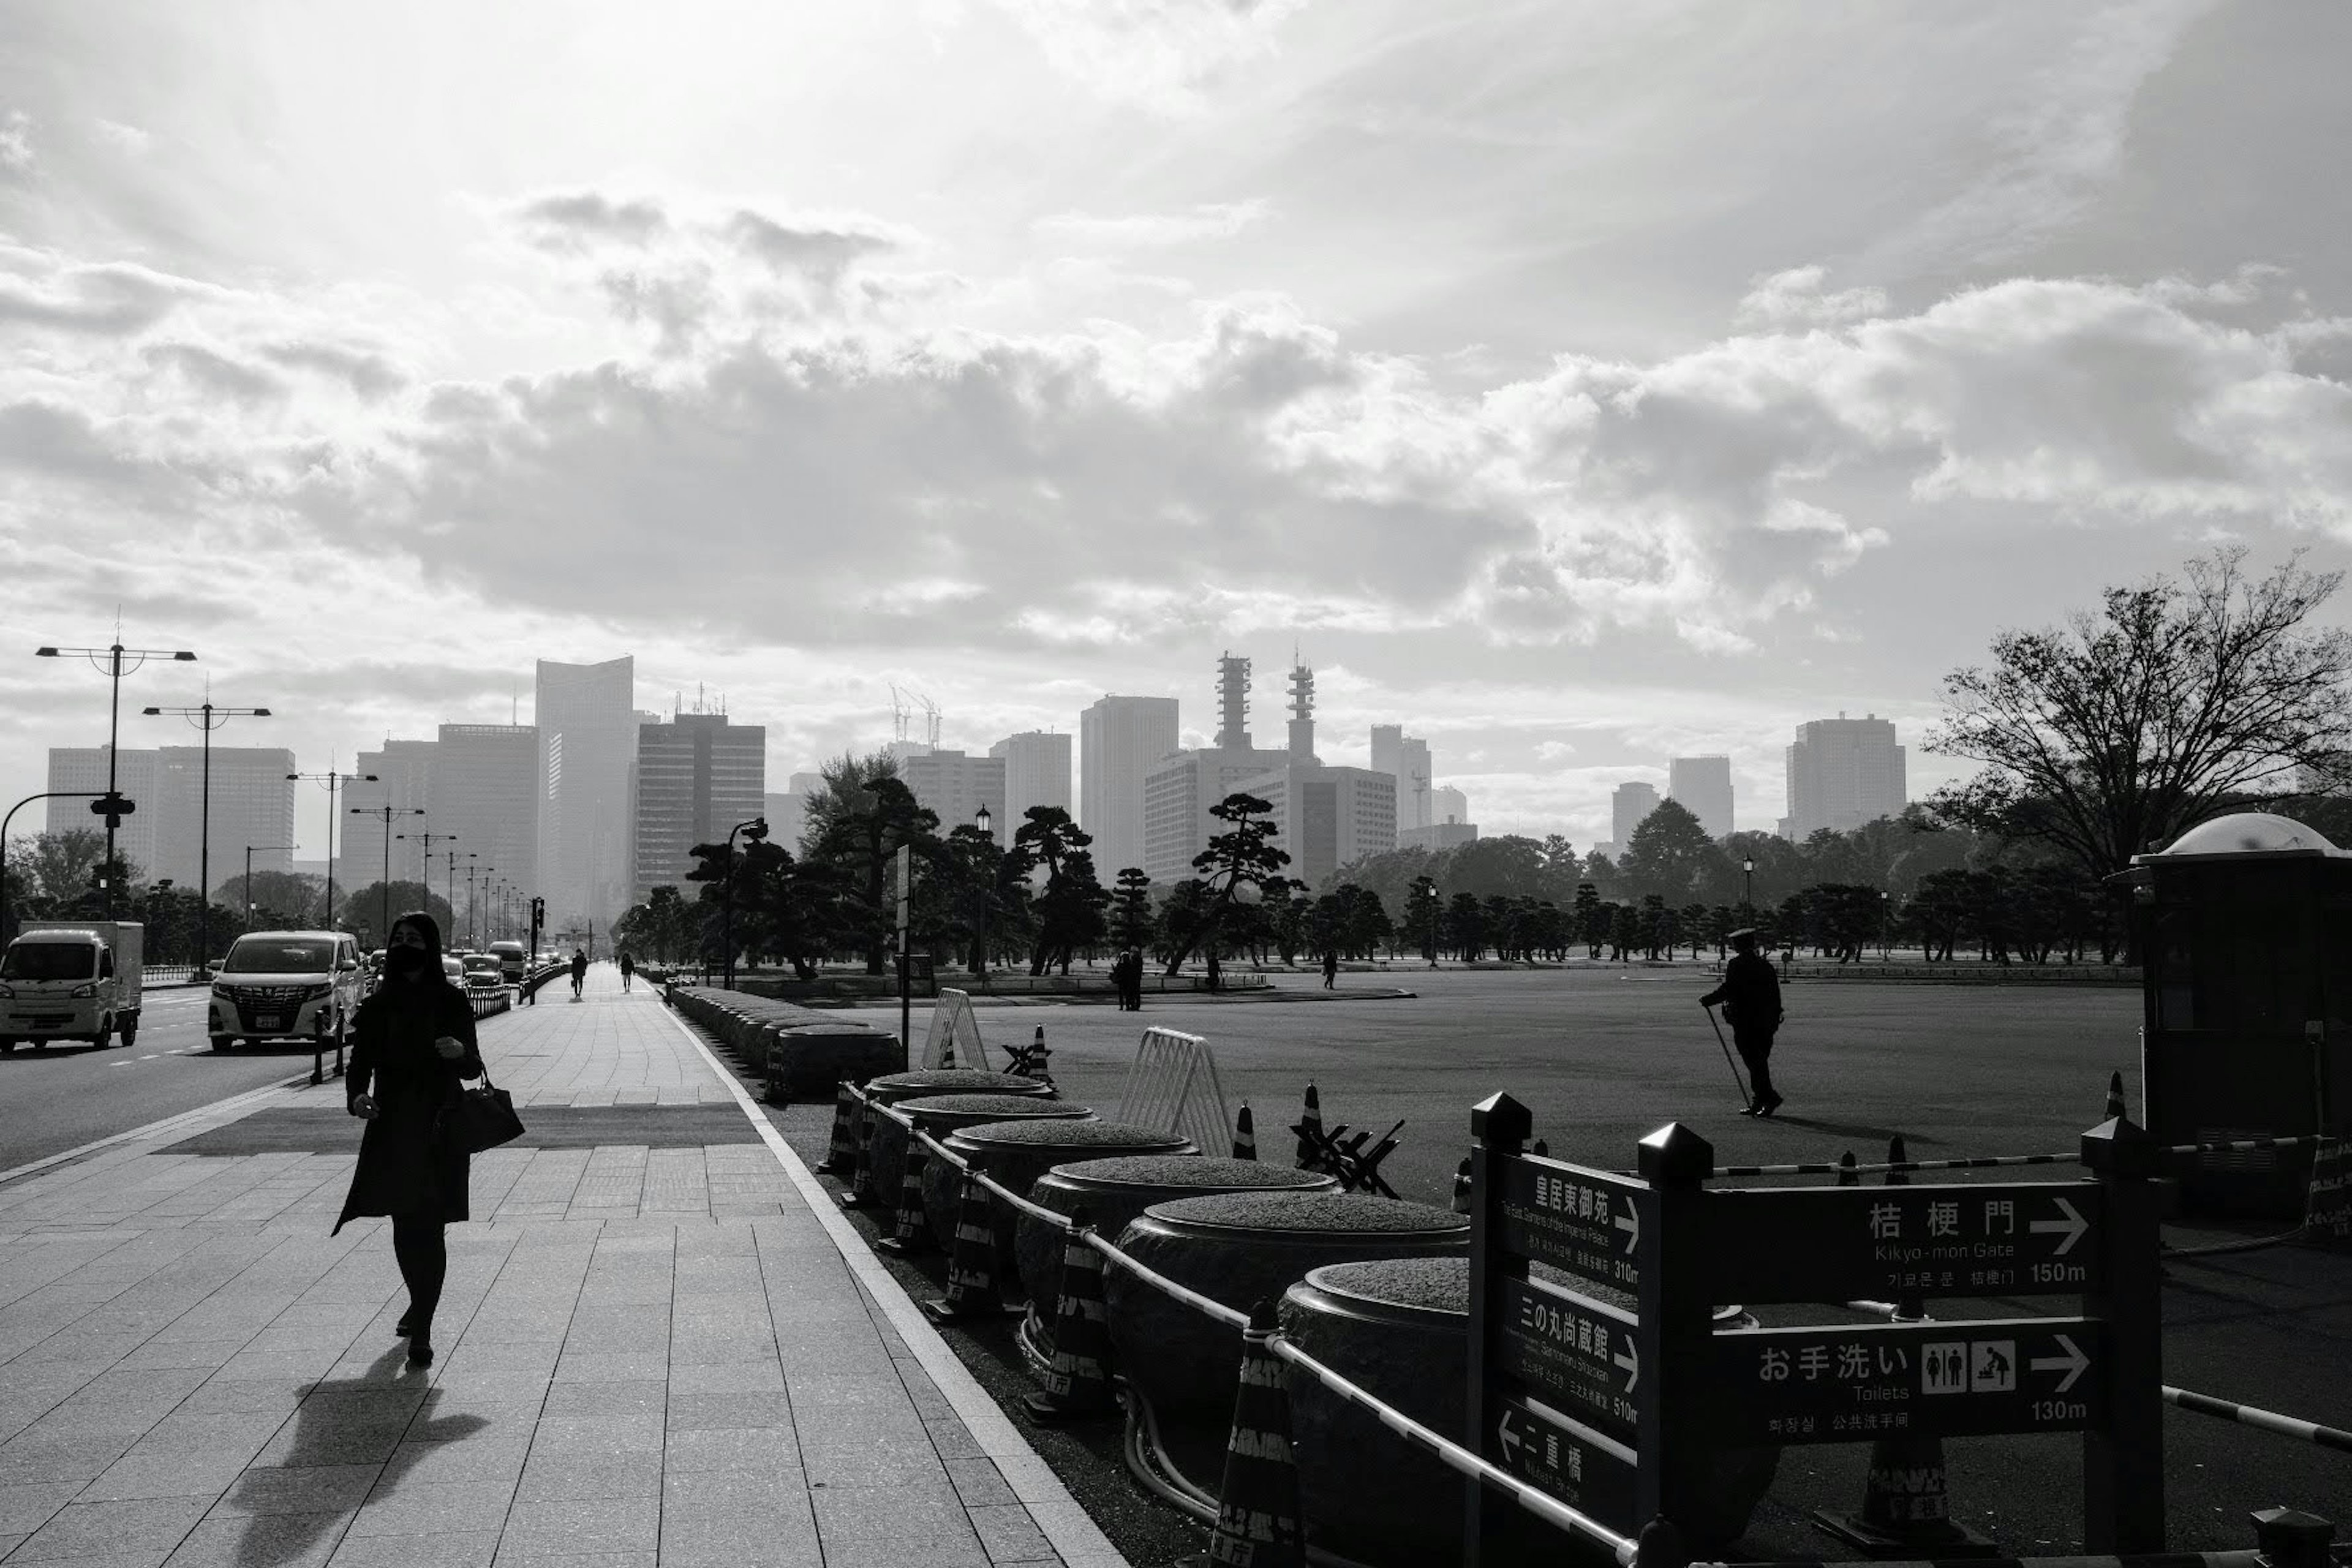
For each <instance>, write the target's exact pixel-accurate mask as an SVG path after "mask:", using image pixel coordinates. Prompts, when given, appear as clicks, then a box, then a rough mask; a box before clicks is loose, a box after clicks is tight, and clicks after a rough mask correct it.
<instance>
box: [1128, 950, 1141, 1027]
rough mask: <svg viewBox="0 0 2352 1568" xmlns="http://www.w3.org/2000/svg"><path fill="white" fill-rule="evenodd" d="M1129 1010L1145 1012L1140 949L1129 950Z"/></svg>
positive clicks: (1131, 1011)
mask: <svg viewBox="0 0 2352 1568" xmlns="http://www.w3.org/2000/svg"><path fill="white" fill-rule="evenodd" d="M1127 1010H1128V1011H1129V1012H1130V1013H1140V1012H1142V1011H1143V952H1142V950H1140V949H1139V948H1132V947H1130V948H1129V949H1128V950H1127Z"/></svg>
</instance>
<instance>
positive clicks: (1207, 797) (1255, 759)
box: [1088, 654, 1290, 882]
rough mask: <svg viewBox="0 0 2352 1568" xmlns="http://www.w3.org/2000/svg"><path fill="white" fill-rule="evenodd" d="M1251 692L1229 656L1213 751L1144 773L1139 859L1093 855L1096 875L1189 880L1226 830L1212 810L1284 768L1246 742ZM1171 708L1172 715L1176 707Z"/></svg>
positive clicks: (1172, 755)
mask: <svg viewBox="0 0 2352 1568" xmlns="http://www.w3.org/2000/svg"><path fill="white" fill-rule="evenodd" d="M1249 685H1250V661H1249V660H1248V659H1246V658H1237V657H1235V656H1234V655H1232V654H1226V655H1224V656H1223V657H1222V658H1219V659H1218V660H1217V743H1216V744H1215V745H1213V746H1202V747H1199V748H1197V749H1193V750H1190V751H1176V750H1173V749H1171V750H1170V751H1169V752H1167V753H1165V754H1164V755H1162V756H1161V757H1160V758H1159V759H1158V760H1157V761H1156V762H1153V763H1148V764H1147V765H1146V767H1145V770H1144V774H1143V844H1142V850H1143V855H1142V858H1141V859H1140V860H1138V861H1117V860H1111V859H1108V858H1105V857H1104V856H1103V855H1101V854H1099V853H1097V855H1096V857H1095V866H1096V868H1097V870H1103V869H1104V868H1108V874H1109V875H1116V873H1117V872H1118V869H1119V868H1122V867H1124V866H1127V865H1140V866H1141V867H1142V868H1143V869H1144V871H1145V872H1146V873H1147V874H1148V875H1150V878H1151V879H1152V880H1153V881H1155V882H1171V881H1181V880H1182V879H1185V878H1187V877H1190V876H1192V875H1193V871H1192V857H1194V856H1195V855H1198V854H1199V853H1201V851H1202V850H1203V849H1205V848H1207V847H1208V846H1209V840H1210V838H1211V837H1213V836H1214V835H1215V834H1217V833H1220V832H1222V831H1223V829H1224V824H1223V823H1222V822H1220V821H1218V820H1217V819H1216V818H1215V817H1213V816H1211V815H1209V814H1210V812H1211V810H1212V809H1213V807H1214V806H1215V805H1217V803H1218V802H1220V801H1222V800H1223V799H1224V798H1225V796H1227V795H1231V794H1233V793H1234V791H1235V790H1238V789H1240V788H1242V787H1243V786H1244V784H1254V783H1260V782H1262V781H1264V780H1265V776H1266V775H1267V774H1269V773H1275V772H1276V771H1277V770H1279V769H1281V768H1283V767H1285V766H1286V765H1288V763H1289V762H1290V752H1288V751H1287V750H1283V751H1260V750H1259V749H1258V748H1257V747H1256V745H1255V744H1254V743H1253V742H1252V741H1251V738H1250V731H1249ZM1097 706H1100V704H1097ZM1168 706H1169V710H1170V711H1171V715H1172V714H1173V711H1174V709H1175V706H1176V705H1175V704H1174V703H1173V702H1171V703H1169V705H1168ZM1171 728H1172V722H1171ZM1088 831H1089V832H1091V831H1093V830H1092V829H1091V828H1089V829H1088Z"/></svg>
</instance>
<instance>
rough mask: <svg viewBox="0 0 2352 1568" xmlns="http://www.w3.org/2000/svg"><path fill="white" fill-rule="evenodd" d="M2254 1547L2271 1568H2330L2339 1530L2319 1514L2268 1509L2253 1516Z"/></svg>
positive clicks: (2333, 1559) (2287, 1509) (2288, 1509)
mask: <svg viewBox="0 0 2352 1568" xmlns="http://www.w3.org/2000/svg"><path fill="white" fill-rule="evenodd" d="M2252 1519H2253V1521H2254V1545H2255V1549H2256V1550H2257V1551H2259V1552H2262V1554H2263V1562H2265V1563H2269V1564H2270V1565H2271V1568H2330V1565H2331V1564H2332V1563H2334V1561H2335V1554H2334V1552H2332V1551H2331V1549H2330V1543H2331V1542H2334V1541H2335V1539H2336V1527H2335V1526H2334V1525H2333V1524H2330V1523H2329V1522H2328V1521H2326V1520H2324V1519H2322V1518H2320V1517H2319V1516H2318V1515H2317V1514H2315V1513H2305V1512H2304V1511H2303V1510H2301V1509H2295V1508H2266V1509H2263V1510H2262V1511H2261V1512H2259V1513H2257V1514H2254V1515H2253V1516H2252Z"/></svg>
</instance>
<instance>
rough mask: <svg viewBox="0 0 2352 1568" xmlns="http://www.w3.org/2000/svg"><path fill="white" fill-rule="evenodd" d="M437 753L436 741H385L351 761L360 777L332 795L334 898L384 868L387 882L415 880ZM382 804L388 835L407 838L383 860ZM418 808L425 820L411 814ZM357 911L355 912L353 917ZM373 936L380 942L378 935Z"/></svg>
mask: <svg viewBox="0 0 2352 1568" xmlns="http://www.w3.org/2000/svg"><path fill="white" fill-rule="evenodd" d="M440 754H441V747H440V743H439V742H435V741H386V742H384V743H383V747H382V748H381V749H380V750H377V751H373V752H361V753H360V754H359V756H358V757H357V758H356V759H354V760H353V762H352V773H355V774H360V775H362V776H361V777H358V778H354V779H353V780H352V782H351V783H350V784H345V785H344V786H343V789H342V793H341V794H340V795H337V796H336V797H335V809H336V811H337V812H339V813H341V817H342V820H341V823H339V824H338V825H337V826H336V828H335V888H336V896H337V897H338V898H340V897H341V895H342V894H344V893H346V892H356V891H358V890H359V889H362V888H365V887H369V886H372V885H373V884H374V883H377V882H380V881H383V880H384V873H385V868H386V867H387V865H388V866H389V867H390V868H391V879H392V880H393V881H395V882H414V881H415V880H416V879H417V872H418V868H419V866H420V864H421V862H422V861H423V858H424V841H423V840H422V838H420V837H418V836H419V835H421V834H423V833H425V831H427V830H428V829H432V828H434V827H435V824H434V821H433V816H432V811H433V771H434V763H435V760H436V758H438V757H439V756H440ZM368 773H373V774H375V779H374V781H373V783H371V782H370V781H369V780H368V779H367V778H366V777H364V776H363V775H365V774H368ZM387 805H389V806H391V807H392V808H393V810H394V814H395V815H394V817H393V819H392V826H391V831H392V832H393V833H394V834H402V833H405V834H407V835H408V836H409V837H408V838H407V840H406V841H405V842H400V843H392V844H390V845H389V849H390V851H391V853H390V855H389V857H388V858H387V856H386V853H385V851H386V848H387V843H386V840H385V837H384V833H385V827H384V819H383V807H384V806H387ZM419 807H422V808H423V809H424V811H425V816H417V815H416V810H417V808H419ZM321 847H323V846H321ZM253 863H254V864H255V865H256V866H259V865H260V864H261V858H260V857H259V856H258V855H257V856H255V857H254V861H253ZM363 912H364V911H357V912H355V914H354V918H357V914H358V913H363ZM393 912H394V913H395V914H397V913H398V912H399V911H398V910H394V911H393ZM382 919H383V911H382V910H378V911H377V914H376V920H377V921H381V920H382ZM373 934H375V935H376V936H377V937H378V938H379V939H380V938H381V933H373Z"/></svg>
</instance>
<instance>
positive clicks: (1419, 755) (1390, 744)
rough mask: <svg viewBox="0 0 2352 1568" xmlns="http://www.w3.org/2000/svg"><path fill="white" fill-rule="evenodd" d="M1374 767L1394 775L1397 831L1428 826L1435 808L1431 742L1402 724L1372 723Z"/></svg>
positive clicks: (1404, 831) (1402, 831)
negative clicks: (1432, 793)
mask: <svg viewBox="0 0 2352 1568" xmlns="http://www.w3.org/2000/svg"><path fill="white" fill-rule="evenodd" d="M1372 771H1373V772H1374V773H1388V774H1390V775H1391V776H1393V777H1394V778H1395V780H1396V782H1397V784H1396V803H1397V831H1398V832H1399V833H1400V834H1402V833H1407V832H1410V831H1412V829H1413V828H1416V827H1426V826H1429V825H1430V823H1431V822H1432V821H1433V813H1432V811H1431V805H1430V796H1431V784H1430V778H1431V773H1430V765H1429V742H1427V741H1424V740H1422V739H1421V738H1420V737H1418V736H1415V735H1408V734H1406V733H1405V732H1404V726H1403V725H1402V724H1375V725H1373V726H1372Z"/></svg>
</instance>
